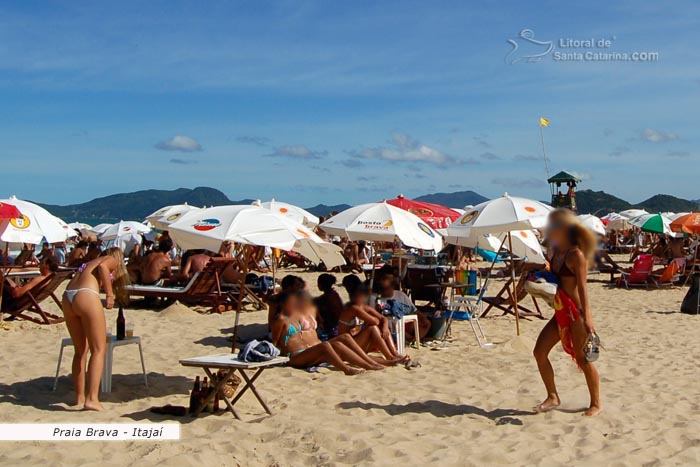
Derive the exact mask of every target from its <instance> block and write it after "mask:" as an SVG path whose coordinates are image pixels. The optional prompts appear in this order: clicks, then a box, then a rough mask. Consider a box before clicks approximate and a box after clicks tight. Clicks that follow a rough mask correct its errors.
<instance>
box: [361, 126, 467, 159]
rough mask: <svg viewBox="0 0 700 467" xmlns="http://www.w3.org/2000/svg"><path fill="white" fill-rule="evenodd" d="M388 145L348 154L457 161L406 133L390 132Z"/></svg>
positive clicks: (365, 156) (383, 157) (367, 156)
mask: <svg viewBox="0 0 700 467" xmlns="http://www.w3.org/2000/svg"><path fill="white" fill-rule="evenodd" d="M389 143H390V145H389V146H377V147H373V148H365V149H361V150H359V151H350V155H352V156H353V157H357V158H360V159H380V160H385V161H394V162H425V163H428V164H434V165H440V166H443V165H446V164H450V163H455V162H458V161H457V160H456V159H455V158H454V157H452V156H450V155H448V154H445V153H444V152H442V151H440V150H438V149H435V148H432V147H430V146H426V145H425V144H422V143H420V142H419V141H417V140H415V139H413V138H412V137H411V136H410V135H407V134H406V133H392V135H391V140H390V142H389Z"/></svg>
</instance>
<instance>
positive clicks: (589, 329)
mask: <svg viewBox="0 0 700 467" xmlns="http://www.w3.org/2000/svg"><path fill="white" fill-rule="evenodd" d="M547 239H548V241H549V262H550V268H551V271H552V273H553V274H554V275H555V276H556V277H557V279H558V282H559V284H558V285H559V286H558V290H557V295H556V298H555V300H554V302H555V303H554V318H552V319H551V320H550V321H549V322H548V323H547V324H546V325H545V327H544V329H542V332H540V335H539V337H538V338H537V343H536V344H535V350H534V355H535V359H536V360H537V366H538V368H539V370H540V375H541V376H542V381H543V382H544V385H545V388H546V389H547V398H546V399H545V400H544V402H542V403H541V404H540V405H538V406H536V407H535V408H534V410H535V412H547V411H549V410H552V409H555V408H556V407H558V406H559V404H560V403H561V401H560V399H559V393H558V392H557V388H556V385H555V383H554V369H553V368H552V363H551V362H550V361H549V352H550V351H551V350H552V348H553V347H554V346H555V345H556V344H557V342H560V341H561V344H562V347H563V348H564V351H565V352H566V353H568V354H569V355H571V357H572V358H573V359H574V360H575V361H576V363H577V365H578V367H579V368H580V369H581V371H582V372H583V374H584V375H585V377H586V384H587V385H588V392H589V393H590V397H591V403H590V406H589V407H588V409H587V410H586V411H585V412H584V413H583V415H587V416H593V415H597V414H598V413H600V412H601V410H602V407H601V405H600V378H599V376H598V370H597V369H596V367H595V366H594V365H593V363H592V362H591V361H589V359H588V358H587V355H586V353H587V352H586V347H587V346H588V344H589V340H591V339H594V338H595V337H596V335H595V326H594V325H593V315H592V314H591V305H590V302H589V300H588V291H587V285H586V280H587V276H588V264H589V261H590V260H591V258H592V257H593V255H594V253H595V249H596V240H595V237H594V236H593V234H592V233H591V232H590V231H589V230H588V229H586V228H585V227H584V226H583V225H581V223H580V222H579V221H578V219H577V218H576V216H575V215H574V214H573V213H572V212H571V211H569V210H567V209H557V210H555V211H552V212H551V213H550V215H549V223H548V225H547Z"/></svg>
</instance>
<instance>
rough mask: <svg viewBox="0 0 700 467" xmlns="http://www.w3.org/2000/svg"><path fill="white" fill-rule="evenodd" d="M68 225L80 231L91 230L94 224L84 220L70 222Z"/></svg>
mask: <svg viewBox="0 0 700 467" xmlns="http://www.w3.org/2000/svg"><path fill="white" fill-rule="evenodd" d="M68 227H70V228H71V229H73V230H77V231H79V232H83V231H85V232H90V231H92V226H91V225H90V224H85V223H83V222H69V223H68Z"/></svg>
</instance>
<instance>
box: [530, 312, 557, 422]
mask: <svg viewBox="0 0 700 467" xmlns="http://www.w3.org/2000/svg"><path fill="white" fill-rule="evenodd" d="M557 342H559V328H558V327H557V322H556V320H555V319H554V318H552V319H551V320H549V322H548V323H547V324H546V325H545V326H544V328H543V329H542V331H541V332H540V335H539V337H538V338H537V343H536V344H535V350H534V351H533V354H534V356H535V360H537V367H538V368H539V370H540V376H541V377H542V381H543V382H544V387H545V388H546V389H547V398H546V399H545V400H544V401H543V402H542V403H541V404H540V405H538V406H537V407H535V408H534V410H535V412H546V411H548V410H552V409H553V408H555V407H558V406H559V404H560V403H561V401H560V400H559V394H558V393H557V386H556V384H555V383H554V368H552V363H551V362H550V361H549V352H550V351H551V350H552V348H554V346H555V345H556V344H557Z"/></svg>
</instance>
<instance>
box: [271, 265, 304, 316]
mask: <svg viewBox="0 0 700 467" xmlns="http://www.w3.org/2000/svg"><path fill="white" fill-rule="evenodd" d="M280 287H281V288H282V290H281V292H280V293H278V294H274V295H271V296H270V297H268V298H267V300H266V303H267V323H268V326H269V327H270V329H272V324H273V323H274V322H275V320H276V319H277V315H278V314H279V312H280V306H279V300H278V299H279V297H281V294H282V293H285V292H286V293H295V292H300V291H302V290H306V281H305V280H304V279H302V278H301V277H299V276H294V275H292V274H287V275H286V276H284V277H283V278H282V282H280Z"/></svg>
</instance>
